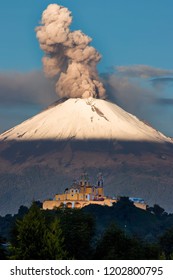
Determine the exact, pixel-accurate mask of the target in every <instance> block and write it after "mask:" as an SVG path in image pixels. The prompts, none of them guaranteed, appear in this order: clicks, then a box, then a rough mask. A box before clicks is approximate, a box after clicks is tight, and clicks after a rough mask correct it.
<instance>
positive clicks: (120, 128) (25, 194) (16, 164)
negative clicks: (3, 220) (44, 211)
mask: <svg viewBox="0 0 173 280" xmlns="http://www.w3.org/2000/svg"><path fill="white" fill-rule="evenodd" d="M172 156H173V140H172V139H171V138H169V137H166V136H165V135H163V134H162V133H161V132H159V131H157V130H156V129H154V128H152V127H151V126H150V125H148V124H146V123H145V122H143V121H141V120H139V119H138V118H137V117H136V116H133V115H132V114H129V113H128V112H126V111H124V110H123V109H122V108H120V107H118V106H117V105H115V104H113V103H111V102H108V101H105V100H102V99H95V98H91V97H90V98H87V99H81V98H70V99H64V100H60V101H58V102H56V103H54V104H52V105H51V106H50V107H48V108H47V109H46V110H44V111H43V112H41V113H40V114H38V115H36V116H34V117H32V118H30V119H28V120H26V121H24V122H23V123H21V124H19V125H18V126H15V127H14V128H12V129H10V130H8V131H6V132H4V133H3V134H1V135H0V214H1V215H2V214H6V213H14V212H16V211H17V210H18V208H19V206H20V205H29V204H30V203H31V201H32V200H33V199H35V200H41V201H42V200H44V199H48V198H51V197H54V195H55V194H56V193H58V192H62V191H63V190H64V189H65V188H66V187H68V186H69V184H71V182H72V180H73V179H76V178H77V177H79V176H80V174H81V173H82V172H83V170H86V171H87V172H88V173H89V174H90V176H91V177H92V181H93V180H94V179H95V178H96V174H97V173H98V172H99V171H102V173H103V174H104V177H105V193H106V194H107V195H110V194H112V195H115V196H118V195H121V196H137V197H142V198H143V199H144V200H145V201H146V203H148V204H149V205H153V204H159V205H160V206H162V207H164V208H165V210H167V211H173V206H172V198H173V169H172V165H173V164H172Z"/></svg>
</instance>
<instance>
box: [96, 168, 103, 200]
mask: <svg viewBox="0 0 173 280" xmlns="http://www.w3.org/2000/svg"><path fill="white" fill-rule="evenodd" d="M96 188H97V192H98V195H99V196H104V187H103V175H102V173H101V172H99V173H98V175H97V184H96Z"/></svg>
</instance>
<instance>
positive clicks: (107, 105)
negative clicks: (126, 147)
mask: <svg viewBox="0 0 173 280" xmlns="http://www.w3.org/2000/svg"><path fill="white" fill-rule="evenodd" d="M63 139H67V140H68V139H74V140H91V139H93V140H98V139H103V140H122V141H148V142H157V143H164V142H168V143H172V140H171V138H168V137H166V136H165V135H163V134H162V133H160V132H159V131H157V130H155V129H154V128H152V127H151V126H149V125H147V124H146V123H144V122H143V121H140V120H139V119H138V118H137V117H135V116H134V115H132V114H130V113H127V112H126V111H124V110H123V109H122V108H120V107H119V106H117V105H115V104H113V103H111V102H108V101H105V100H102V99H95V98H87V99H81V98H70V99H67V100H66V101H64V102H62V103H59V104H56V103H55V104H54V105H52V106H50V107H49V108H47V109H46V110H44V111H42V112H41V113H39V114H37V115H36V116H34V117H32V118H30V119H28V120H26V121H24V122H23V123H21V124H19V125H17V126H15V127H14V128H12V129H10V130H8V131H6V132H4V133H3V134H1V135H0V141H11V140H18V141H28V140H29V141H32V140H63Z"/></svg>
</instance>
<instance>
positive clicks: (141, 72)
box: [115, 65, 173, 79]
mask: <svg viewBox="0 0 173 280" xmlns="http://www.w3.org/2000/svg"><path fill="white" fill-rule="evenodd" d="M115 69H116V70H117V72H118V73H120V74H123V75H125V76H128V77H130V78H144V79H147V78H152V77H161V76H173V70H166V69H161V68H155V67H152V66H149V65H130V66H117V67H116V68H115Z"/></svg>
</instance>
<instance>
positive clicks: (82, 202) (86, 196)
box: [43, 173, 146, 210]
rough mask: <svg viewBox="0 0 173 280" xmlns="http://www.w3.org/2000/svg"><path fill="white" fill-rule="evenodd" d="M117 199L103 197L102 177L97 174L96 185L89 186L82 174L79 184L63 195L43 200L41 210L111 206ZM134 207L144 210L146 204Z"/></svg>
mask: <svg viewBox="0 0 173 280" xmlns="http://www.w3.org/2000/svg"><path fill="white" fill-rule="evenodd" d="M116 202H117V199H114V198H109V197H106V196H105V195H104V186H103V177H102V174H101V173H99V174H98V176H97V182H96V185H95V186H93V185H91V184H90V182H89V179H88V175H87V173H83V174H82V176H81V179H80V180H79V182H76V181H74V182H73V184H72V186H71V187H70V188H66V189H65V191H64V193H62V194H56V195H55V197H54V199H53V200H45V201H44V202H43V209H44V210H46V209H49V210H53V209H55V208H59V207H67V208H82V207H84V206H87V205H89V204H97V205H103V206H104V205H107V206H112V205H113V203H116ZM134 204H135V206H137V207H139V208H142V209H146V204H144V203H139V202H135V203H134Z"/></svg>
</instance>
